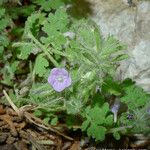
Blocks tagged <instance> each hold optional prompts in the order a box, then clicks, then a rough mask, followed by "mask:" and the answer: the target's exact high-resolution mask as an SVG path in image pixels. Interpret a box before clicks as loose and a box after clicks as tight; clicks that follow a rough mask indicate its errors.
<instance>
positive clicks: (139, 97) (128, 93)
mask: <svg viewBox="0 0 150 150" xmlns="http://www.w3.org/2000/svg"><path fill="white" fill-rule="evenodd" d="M124 91H125V94H124V96H123V97H121V101H122V102H124V103H126V104H127V106H128V108H129V109H130V110H134V109H135V108H139V107H143V106H144V105H145V104H146V103H148V101H149V99H150V95H148V94H147V93H146V92H144V91H143V89H142V88H140V87H138V86H136V85H131V86H128V87H125V88H124Z"/></svg>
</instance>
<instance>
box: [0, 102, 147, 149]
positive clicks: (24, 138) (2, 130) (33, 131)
mask: <svg viewBox="0 0 150 150" xmlns="http://www.w3.org/2000/svg"><path fill="white" fill-rule="evenodd" d="M24 116H26V117H20V116H18V114H17V113H16V112H15V111H14V110H13V109H12V108H10V107H9V106H4V105H0V150H36V149H37V150H82V149H83V150H98V149H102V148H115V149H116V148H133V149H135V148H142V149H148V148H150V147H148V146H150V139H146V138H145V141H144V140H141V141H137V140H135V139H134V138H133V137H132V138H131V137H122V139H121V140H120V141H118V142H117V141H115V140H113V139H112V137H107V138H106V139H107V140H106V141H104V142H103V143H99V144H96V143H95V142H94V141H91V140H89V139H88V138H87V137H86V138H84V137H83V136H81V132H80V131H76V132H73V131H72V133H69V132H68V133H67V132H66V131H63V132H60V131H58V130H57V128H54V127H50V126H47V125H44V123H42V120H40V119H39V118H36V117H35V116H33V114H32V113H31V112H26V113H25V115H24ZM66 134H67V135H66ZM70 136H72V137H70ZM81 137H83V138H81Z"/></svg>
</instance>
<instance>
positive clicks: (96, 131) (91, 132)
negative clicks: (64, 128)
mask: <svg viewBox="0 0 150 150" xmlns="http://www.w3.org/2000/svg"><path fill="white" fill-rule="evenodd" d="M87 134H88V136H91V137H92V138H95V140H96V141H103V140H104V139H105V134H106V128H105V127H103V126H97V125H96V124H92V125H91V126H90V128H88V130H87Z"/></svg>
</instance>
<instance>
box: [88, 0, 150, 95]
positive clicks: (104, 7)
mask: <svg viewBox="0 0 150 150" xmlns="http://www.w3.org/2000/svg"><path fill="white" fill-rule="evenodd" d="M88 2H90V3H91V8H92V10H93V13H92V15H91V18H92V19H93V20H95V21H96V22H97V24H98V25H99V26H100V28H101V31H102V34H103V35H104V36H108V35H109V34H111V35H114V36H115V37H116V38H117V39H119V40H120V41H121V42H122V43H125V44H126V45H127V51H126V53H128V54H129V56H130V59H128V60H125V61H123V62H122V63H121V65H120V68H119V69H118V75H119V77H120V78H121V79H124V78H127V77H130V78H132V79H133V80H135V81H136V83H137V84H138V85H140V86H141V87H143V88H144V89H145V90H146V91H149V92H150V1H149V0H133V1H131V0H88Z"/></svg>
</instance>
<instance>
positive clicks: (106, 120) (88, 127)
mask: <svg viewBox="0 0 150 150" xmlns="http://www.w3.org/2000/svg"><path fill="white" fill-rule="evenodd" d="M108 112H109V105H108V103H104V104H103V106H102V107H99V106H98V105H96V106H95V107H93V108H91V107H87V108H86V109H85V113H83V114H82V116H83V118H85V121H83V123H82V126H81V129H82V131H87V134H88V136H91V137H92V138H94V139H95V140H100V141H103V140H104V139H105V134H106V131H107V129H106V127H107V126H110V125H112V124H113V116H112V115H108ZM104 126H105V127H104Z"/></svg>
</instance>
